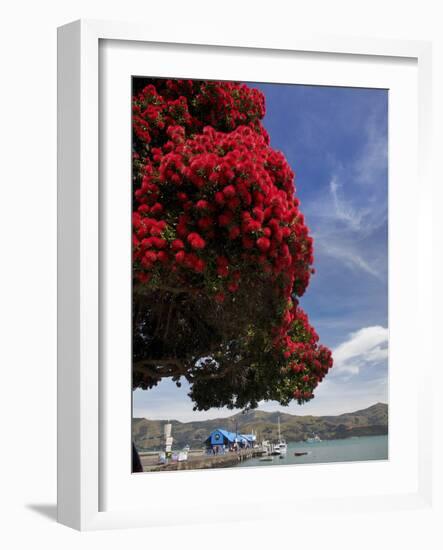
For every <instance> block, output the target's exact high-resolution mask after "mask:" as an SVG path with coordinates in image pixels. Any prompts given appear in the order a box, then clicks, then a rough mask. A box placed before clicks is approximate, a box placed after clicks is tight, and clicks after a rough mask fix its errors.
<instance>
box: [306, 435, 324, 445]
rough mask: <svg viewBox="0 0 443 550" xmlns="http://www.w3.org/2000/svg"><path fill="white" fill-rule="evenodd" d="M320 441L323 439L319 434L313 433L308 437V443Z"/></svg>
mask: <svg viewBox="0 0 443 550" xmlns="http://www.w3.org/2000/svg"><path fill="white" fill-rule="evenodd" d="M318 441H321V439H320V438H319V436H318V435H317V434H313V436H312V437H308V438H307V439H306V443H317V442H318Z"/></svg>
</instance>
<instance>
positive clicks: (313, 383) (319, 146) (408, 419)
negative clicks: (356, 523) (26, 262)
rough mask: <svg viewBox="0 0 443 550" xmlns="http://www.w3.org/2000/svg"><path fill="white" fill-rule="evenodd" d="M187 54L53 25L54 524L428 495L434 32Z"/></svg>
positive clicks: (398, 503) (176, 44)
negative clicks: (423, 36) (419, 37)
mask: <svg viewBox="0 0 443 550" xmlns="http://www.w3.org/2000/svg"><path fill="white" fill-rule="evenodd" d="M189 40H190V38H189V37H186V36H179V35H178V34H176V33H174V36H168V35H167V34H166V33H165V34H163V33H161V32H160V31H155V32H153V31H152V29H145V28H144V27H142V26H138V25H132V24H131V25H129V24H123V23H115V22H114V23H104V22H97V21H81V22H74V23H71V24H69V25H66V26H64V27H61V28H60V29H59V58H58V82H59V103H58V120H59V141H58V161H59V172H58V180H59V202H58V212H59V241H58V242H59V249H58V254H59V264H58V269H59V358H58V359H59V360H58V365H59V366H58V380H59V383H58V510H59V521H60V522H61V523H64V524H66V525H69V526H71V527H75V528H77V529H81V530H83V529H102V528H115V527H131V526H155V525H172V524H178V523H192V522H210V521H236V520H239V519H257V520H258V519H260V518H262V517H267V518H269V517H276V518H282V519H284V517H285V514H290V510H291V509H292V510H293V509H294V508H296V509H297V510H300V514H301V513H309V510H311V511H312V510H321V509H322V508H325V509H326V508H329V507H331V506H334V508H335V509H336V510H337V511H339V512H340V511H342V512H343V513H345V512H346V510H349V509H350V508H351V507H355V505H356V504H357V503H358V506H360V507H361V508H362V509H366V510H372V509H377V510H380V509H381V508H382V509H385V510H386V511H388V510H394V509H397V508H398V507H405V506H408V507H416V508H418V507H425V506H430V500H431V486H432V479H431V468H430V461H431V450H430V449H431V440H430V425H431V412H430V410H431V409H430V402H429V400H428V399H427V398H426V387H427V386H429V379H430V377H431V370H430V369H431V366H430V365H431V363H432V361H431V357H430V354H431V352H430V349H431V346H427V345H426V342H428V343H429V339H430V335H429V334H428V332H427V329H426V325H425V324H424V323H423V322H421V321H420V319H424V318H429V317H430V315H431V314H430V310H431V300H430V296H429V292H428V291H427V290H426V288H427V281H426V278H427V275H426V273H425V272H424V271H423V270H422V269H421V268H420V266H422V265H426V264H429V263H430V259H431V257H432V249H431V248H430V245H429V244H428V241H427V237H428V235H429V232H430V206H429V204H430V203H429V200H428V198H429V193H430V185H431V183H430V178H429V158H428V155H429V149H430V118H431V112H430V92H429V82H430V66H431V52H430V46H429V44H427V43H421V42H401V41H380V40H365V39H356V38H353V39H350V38H349V39H348V38H324V37H312V36H308V37H301V36H298V37H297V38H288V39H287V40H283V39H282V41H281V42H280V43H276V42H273V41H272V40H270V41H269V42H266V40H264V39H263V41H259V42H251V41H247V40H246V39H244V40H238V39H232V42H231V41H229V40H227V39H224V38H223V39H220V40H218V39H217V37H214V39H213V41H211V43H204V40H202V41H201V42H200V38H199V37H196V36H194V37H193V38H192V43H190V42H189ZM405 342H408V345H407V346H405V345H404V343H405ZM426 355H428V356H429V357H426ZM418 362H420V374H418V373H417V368H416V365H417V363H418ZM405 426H407V429H405ZM208 501H215V502H216V505H214V506H208ZM285 510H287V511H285Z"/></svg>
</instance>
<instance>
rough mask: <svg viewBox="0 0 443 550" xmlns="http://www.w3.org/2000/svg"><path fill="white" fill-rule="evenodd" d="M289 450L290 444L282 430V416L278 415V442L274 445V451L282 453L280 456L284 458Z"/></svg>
mask: <svg viewBox="0 0 443 550" xmlns="http://www.w3.org/2000/svg"><path fill="white" fill-rule="evenodd" d="M287 452H288V444H287V443H286V441H285V440H284V439H283V438H282V436H281V432H280V416H279V417H278V442H277V443H276V444H275V445H274V453H275V454H278V455H280V458H284V457H285V456H286V453H287Z"/></svg>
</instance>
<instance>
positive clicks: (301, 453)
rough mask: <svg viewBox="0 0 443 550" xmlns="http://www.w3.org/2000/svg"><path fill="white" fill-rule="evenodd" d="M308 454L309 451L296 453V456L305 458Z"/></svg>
mask: <svg viewBox="0 0 443 550" xmlns="http://www.w3.org/2000/svg"><path fill="white" fill-rule="evenodd" d="M307 454H308V453H307V451H295V453H294V456H303V455H307Z"/></svg>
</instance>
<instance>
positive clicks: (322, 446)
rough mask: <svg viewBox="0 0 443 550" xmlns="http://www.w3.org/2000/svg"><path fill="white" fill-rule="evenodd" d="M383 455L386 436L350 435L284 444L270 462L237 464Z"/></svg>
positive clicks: (256, 462)
mask: <svg viewBox="0 0 443 550" xmlns="http://www.w3.org/2000/svg"><path fill="white" fill-rule="evenodd" d="M294 452H307V453H308V454H307V455H303V456H294ZM387 458H388V436H387V435H374V436H370V437H351V438H349V439H331V440H329V441H317V442H315V443H303V442H298V443H288V452H287V454H286V457H285V458H280V457H278V456H275V457H274V458H273V460H272V462H264V461H260V459H258V458H251V459H250V460H246V461H245V462H240V464H239V466H238V467H240V468H244V467H248V466H272V465H283V464H313V463H322V462H323V463H325V462H349V461H358V460H386V459H387Z"/></svg>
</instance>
